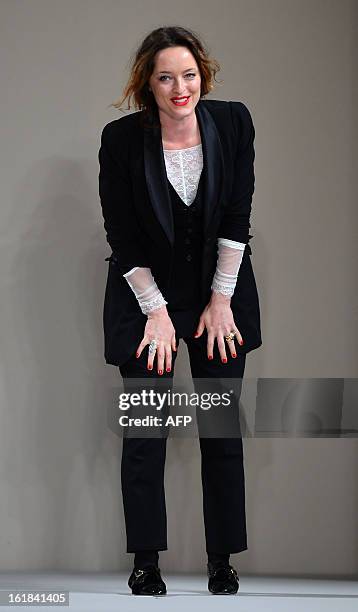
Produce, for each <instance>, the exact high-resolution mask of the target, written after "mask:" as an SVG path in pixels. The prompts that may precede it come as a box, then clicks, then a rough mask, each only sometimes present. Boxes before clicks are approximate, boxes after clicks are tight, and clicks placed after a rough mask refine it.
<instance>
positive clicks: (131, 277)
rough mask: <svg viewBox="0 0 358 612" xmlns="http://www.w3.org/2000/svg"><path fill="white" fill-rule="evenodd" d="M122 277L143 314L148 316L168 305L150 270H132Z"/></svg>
mask: <svg viewBox="0 0 358 612" xmlns="http://www.w3.org/2000/svg"><path fill="white" fill-rule="evenodd" d="M123 276H124V278H125V279H126V281H127V283H128V285H129V286H130V288H131V289H132V291H133V293H134V295H135V296H136V298H137V300H138V304H139V306H140V308H141V311H142V313H143V314H149V313H150V312H152V310H156V309H157V308H161V306H164V305H165V304H167V303H168V302H166V301H165V299H164V297H163V295H162V293H161V291H160V289H159V287H158V285H157V283H156V282H155V280H154V278H153V276H152V273H151V271H150V268H139V267H137V268H133V269H132V270H130V271H129V272H127V273H126V274H123Z"/></svg>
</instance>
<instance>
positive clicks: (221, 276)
mask: <svg viewBox="0 0 358 612" xmlns="http://www.w3.org/2000/svg"><path fill="white" fill-rule="evenodd" d="M245 246H246V244H245V243H243V242H236V241H235V240H229V239H227V238H219V239H218V261H217V265H216V270H215V274H214V278H213V282H212V285H211V289H212V291H215V292H216V293H222V294H223V295H225V296H227V297H231V296H232V295H233V294H234V291H235V287H236V282H237V276H238V273H239V269H240V265H241V261H242V258H243V255H244V249H245Z"/></svg>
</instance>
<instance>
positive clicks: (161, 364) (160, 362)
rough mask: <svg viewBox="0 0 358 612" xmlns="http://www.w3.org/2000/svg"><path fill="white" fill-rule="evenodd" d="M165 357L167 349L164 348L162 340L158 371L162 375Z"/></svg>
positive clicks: (158, 357)
mask: <svg viewBox="0 0 358 612" xmlns="http://www.w3.org/2000/svg"><path fill="white" fill-rule="evenodd" d="M164 357H165V350H164V345H163V342H161V343H160V344H159V346H158V350H157V372H158V374H159V375H160V376H161V375H162V374H163V371H164Z"/></svg>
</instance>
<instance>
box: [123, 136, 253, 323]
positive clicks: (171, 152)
mask: <svg viewBox="0 0 358 612" xmlns="http://www.w3.org/2000/svg"><path fill="white" fill-rule="evenodd" d="M164 160H165V167H166V171H167V176H168V179H169V181H170V182H171V184H172V185H173V187H174V189H175V191H176V192H177V194H178V195H179V197H180V198H181V199H182V201H183V202H184V204H186V205H187V206H190V205H191V204H192V203H193V201H194V200H195V196H196V192H197V189H198V184H199V179H200V174H201V171H202V169H203V151H202V145H201V144H198V145H195V146H194V147H189V148H186V149H164ZM245 246H246V245H245V244H244V243H243V242H236V241H234V240H228V239H227V238H218V259H217V265H216V270H215V274H214V277H213V281H212V285H211V289H212V291H214V292H217V293H222V294H223V295H226V296H230V297H231V296H232V295H233V293H234V290H235V286H236V281H237V276H238V272H239V268H240V264H241V261H242V257H243V253H244V249H245ZM123 276H124V277H125V278H126V280H127V282H128V284H129V286H130V287H131V289H132V291H133V292H134V294H135V296H136V298H137V300H138V303H139V306H140V308H141V310H142V312H143V313H144V314H148V313H149V312H151V311H152V310H155V309H156V308H160V307H161V306H164V305H165V304H167V303H168V302H166V301H165V299H164V297H163V295H162V293H161V292H160V290H159V288H158V286H157V284H156V282H155V279H154V278H153V276H152V273H151V270H150V268H140V267H136V268H132V270H130V271H129V272H127V273H126V274H124V275H123Z"/></svg>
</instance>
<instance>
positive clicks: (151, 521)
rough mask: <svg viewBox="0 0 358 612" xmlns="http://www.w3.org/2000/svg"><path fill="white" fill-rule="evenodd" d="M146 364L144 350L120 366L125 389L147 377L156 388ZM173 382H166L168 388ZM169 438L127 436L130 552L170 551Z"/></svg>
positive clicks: (123, 470) (126, 515) (124, 458)
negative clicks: (167, 500) (166, 488)
mask: <svg viewBox="0 0 358 612" xmlns="http://www.w3.org/2000/svg"><path fill="white" fill-rule="evenodd" d="M174 362H175V355H174V354H173V367H172V372H171V373H170V374H167V373H166V374H164V377H160V380H162V379H163V378H167V379H171V378H172V377H173V370H174ZM146 363H147V351H143V353H142V355H141V357H140V358H139V359H136V358H135V356H134V357H133V358H131V359H130V360H129V361H128V362H127V363H126V364H124V365H123V366H120V372H121V375H122V377H123V384H124V389H125V391H127V390H131V391H133V385H132V383H131V385H130V386H129V384H128V387H126V381H127V383H129V381H128V380H127V379H128V378H143V379H144V378H146V379H148V388H155V386H156V380H158V379H157V375H156V373H155V372H153V371H149V370H147V368H146ZM150 379H152V380H150ZM171 382H172V381H171V380H169V381H166V383H167V387H168V385H169V387H170V384H171ZM158 384H159V383H158ZM146 386H147V385H146ZM154 433H156V432H154ZM166 441H167V440H166V437H145V438H134V437H123V448H122V463H121V481H122V496H123V508H124V518H125V526H126V533H127V552H136V551H145V550H148V551H149V550H153V551H158V550H167V515H166V504H165V491H164V469H165V458H166Z"/></svg>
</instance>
